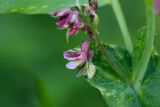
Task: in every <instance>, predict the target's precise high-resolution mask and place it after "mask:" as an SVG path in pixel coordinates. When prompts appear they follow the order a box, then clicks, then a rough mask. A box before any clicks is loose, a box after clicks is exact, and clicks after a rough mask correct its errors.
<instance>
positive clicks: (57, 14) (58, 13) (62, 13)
mask: <svg viewBox="0 0 160 107" xmlns="http://www.w3.org/2000/svg"><path fill="white" fill-rule="evenodd" d="M71 12H72V11H71V9H70V8H64V9H61V10H59V11H56V12H54V13H53V15H54V16H55V17H57V18H58V17H62V16H65V15H68V14H70V13H71Z"/></svg>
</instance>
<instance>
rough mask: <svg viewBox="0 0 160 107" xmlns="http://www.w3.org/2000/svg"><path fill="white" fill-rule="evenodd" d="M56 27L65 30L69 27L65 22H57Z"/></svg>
mask: <svg viewBox="0 0 160 107" xmlns="http://www.w3.org/2000/svg"><path fill="white" fill-rule="evenodd" d="M56 25H57V26H58V27H61V28H67V27H68V26H69V24H68V23H67V22H66V20H59V21H58V22H57V23H56Z"/></svg>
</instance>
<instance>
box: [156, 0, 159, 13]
mask: <svg viewBox="0 0 160 107" xmlns="http://www.w3.org/2000/svg"><path fill="white" fill-rule="evenodd" d="M155 7H156V10H157V13H158V15H160V0H155Z"/></svg>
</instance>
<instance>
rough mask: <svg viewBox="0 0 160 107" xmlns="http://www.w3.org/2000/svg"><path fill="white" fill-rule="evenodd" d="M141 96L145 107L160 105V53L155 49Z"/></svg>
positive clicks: (157, 106)
mask: <svg viewBox="0 0 160 107" xmlns="http://www.w3.org/2000/svg"><path fill="white" fill-rule="evenodd" d="M140 98H141V100H142V103H143V106H144V107H159V105H160V101H159V98H160V55H159V54H158V53H157V52H156V51H154V52H153V55H152V57H151V59H150V63H149V66H148V70H147V73H146V76H145V79H144V82H143V84H142V88H141V93H140Z"/></svg>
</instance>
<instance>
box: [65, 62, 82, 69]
mask: <svg viewBox="0 0 160 107" xmlns="http://www.w3.org/2000/svg"><path fill="white" fill-rule="evenodd" d="M81 64H82V61H70V62H69V63H67V64H66V67H67V68H68V69H76V68H77V67H78V66H79V65H81Z"/></svg>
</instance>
